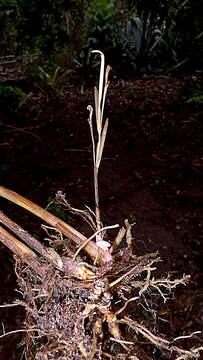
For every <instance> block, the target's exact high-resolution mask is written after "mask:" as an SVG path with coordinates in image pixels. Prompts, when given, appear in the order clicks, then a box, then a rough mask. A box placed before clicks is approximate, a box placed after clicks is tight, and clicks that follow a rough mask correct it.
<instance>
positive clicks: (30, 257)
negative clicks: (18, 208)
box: [0, 226, 46, 277]
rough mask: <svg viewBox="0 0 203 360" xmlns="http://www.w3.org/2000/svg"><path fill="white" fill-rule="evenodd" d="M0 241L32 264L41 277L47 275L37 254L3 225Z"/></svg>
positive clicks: (0, 229) (0, 230) (0, 228)
mask: <svg viewBox="0 0 203 360" xmlns="http://www.w3.org/2000/svg"><path fill="white" fill-rule="evenodd" d="M0 241H1V242H2V243H3V244H4V245H6V246H7V247H8V248H9V249H10V250H11V251H12V252H13V253H14V254H15V255H17V256H18V257H19V258H20V259H21V260H23V261H24V262H26V263H27V264H28V265H30V266H31V267H32V268H33V269H34V270H35V271H36V272H37V273H38V274H39V275H40V276H41V277H44V276H45V274H46V269H45V268H44V267H43V266H42V265H41V264H40V263H39V262H38V257H37V255H36V254H35V253H34V252H33V251H32V250H30V249H29V248H28V247H27V246H26V245H24V244H23V243H22V242H21V241H19V240H17V239H16V238H15V237H14V236H13V235H11V234H10V233H9V232H8V231H6V230H5V229H4V228H2V227H1V226H0Z"/></svg>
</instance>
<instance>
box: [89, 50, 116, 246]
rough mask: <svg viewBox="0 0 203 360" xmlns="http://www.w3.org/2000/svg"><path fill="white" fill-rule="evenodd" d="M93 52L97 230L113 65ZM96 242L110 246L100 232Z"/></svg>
mask: <svg viewBox="0 0 203 360" xmlns="http://www.w3.org/2000/svg"><path fill="white" fill-rule="evenodd" d="M92 53H95V54H99V55H100V57H101V65H100V75H99V89H98V88H97V87H95V88H94V101H95V116H96V130H97V135H96V136H95V134H94V129H93V121H92V116H93V108H92V106H91V105H88V107H87V109H88V110H89V119H88V122H89V126H90V132H91V138H92V152H93V163H94V194H95V215H96V224H97V230H99V229H101V227H102V224H101V220H100V206H99V187H98V173H99V166H100V163H101V159H102V154H103V150H104V144H105V140H106V134H107V129H108V118H107V119H106V121H105V123H103V114H104V105H105V99H106V93H107V89H108V86H109V81H108V76H109V71H110V70H111V67H110V66H109V65H108V66H107V67H106V70H105V58H104V54H103V53H102V52H101V51H99V50H93V51H92ZM96 243H97V245H98V246H99V248H101V249H104V250H107V249H108V248H109V247H110V244H109V243H108V242H107V241H104V240H103V239H102V235H101V234H98V235H97V236H96Z"/></svg>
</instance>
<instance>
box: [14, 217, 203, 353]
mask: <svg viewBox="0 0 203 360" xmlns="http://www.w3.org/2000/svg"><path fill="white" fill-rule="evenodd" d="M124 236H125V237H126V245H125V246H124V247H123V248H122V249H120V244H121V241H122V243H123V237H124ZM53 244H55V247H56V248H57V249H58V251H59V249H60V252H61V253H63V254H64V248H66V247H67V244H66V243H65V240H64V242H63V238H62V237H61V236H58V238H57V236H56V235H55V242H54V243H53ZM110 253H111V254H112V261H110V262H108V263H106V264H105V265H103V266H99V265H91V266H90V265H89V264H87V263H85V262H83V264H84V266H86V267H87V268H89V269H91V272H92V273H94V276H91V277H89V278H87V279H78V278H76V277H74V276H72V274H71V273H70V274H69V273H68V272H67V273H65V274H64V273H62V272H61V271H60V270H57V269H55V268H54V267H53V266H52V265H50V264H47V262H46V261H45V260H43V261H41V267H45V268H46V271H45V276H39V275H36V272H35V270H33V268H32V267H30V266H29V265H25V263H23V262H22V261H20V260H19V259H16V274H17V278H18V282H19V286H20V291H21V293H22V296H23V301H21V302H19V305H23V306H25V309H26V314H27V315H26V321H25V336H24V344H25V350H24V352H25V358H26V359H27V360H33V359H36V360H52V359H53V360H56V359H57V360H65V359H70V360H71V359H72V360H83V359H86V360H91V359H94V360H98V359H126V360H127V359H131V360H135V359H144V356H143V349H141V346H139V338H142V340H143V338H144V339H145V342H146V341H147V342H148V343H151V344H153V345H154V346H156V347H158V348H159V349H162V350H163V351H165V352H168V353H169V354H172V353H173V354H174V357H173V358H175V359H176V360H181V359H197V358H199V357H200V350H202V348H201V347H199V348H193V349H190V350H184V349H182V348H180V347H178V346H176V345H175V340H176V339H173V341H169V340H166V339H165V338H163V337H159V336H158V335H155V334H153V333H152V332H151V331H150V330H149V329H148V328H147V326H146V325H145V323H144V322H143V321H141V322H140V321H139V320H138V317H137V312H139V308H140V306H142V304H143V303H144V304H145V307H146V306H147V305H149V303H150V302H149V297H150V296H151V295H153V296H155V295H156V296H158V295H159V296H161V297H162V298H163V301H164V302H165V301H166V300H167V298H168V296H169V294H170V293H171V291H172V289H173V288H175V287H176V286H177V285H179V284H185V283H186V282H187V281H188V280H189V276H183V277H182V278H181V279H175V280H174V279H172V278H171V277H170V276H169V275H168V276H167V277H165V278H160V279H155V278H153V277H152V276H151V273H152V271H153V270H154V269H155V267H154V264H155V263H157V262H158V261H160V258H159V256H158V254H157V253H152V254H146V255H145V256H140V257H138V256H136V255H134V254H133V250H132V237H131V226H130V224H129V223H128V222H127V221H126V222H125V227H123V228H122V229H120V231H119V234H118V236H117V237H116V239H115V241H114V243H113V245H112V246H111V248H110ZM79 256H80V254H79ZM79 260H80V264H81V261H82V258H80V259H79ZM74 261H76V260H74ZM146 304H147V305H146ZM132 305H133V309H134V310H133V312H132V310H131V311H130V310H129V308H132ZM148 310H149V311H150V309H148ZM129 334H130V335H129ZM191 335H192V334H191ZM129 338H130V341H129ZM142 347H143V345H142Z"/></svg>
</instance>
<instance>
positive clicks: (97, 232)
mask: <svg viewBox="0 0 203 360" xmlns="http://www.w3.org/2000/svg"><path fill="white" fill-rule="evenodd" d="M118 226H119V225H118V224H115V225H110V226H104V227H103V228H101V229H99V230H97V231H96V232H95V233H94V234H93V235H91V236H90V237H89V238H88V239H87V240H86V241H85V242H84V243H83V244H82V245H81V246H80V247H79V248H78V250H77V251H76V253H75V254H74V257H73V260H75V259H76V257H77V256H78V254H79V252H80V251H81V250H82V249H83V248H84V247H85V246H86V245H87V243H88V242H89V241H91V240H92V239H94V237H95V236H97V235H98V234H99V233H100V232H102V231H105V230H108V229H114V228H117V227H118ZM102 241H103V240H102ZM103 242H105V243H107V241H103ZM107 244H109V243H107Z"/></svg>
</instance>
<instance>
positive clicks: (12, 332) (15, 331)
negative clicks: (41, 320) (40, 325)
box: [0, 329, 41, 339]
mask: <svg viewBox="0 0 203 360" xmlns="http://www.w3.org/2000/svg"><path fill="white" fill-rule="evenodd" d="M30 331H31V332H32V331H38V332H41V331H40V329H19V330H12V331H9V332H7V333H4V334H3V335H0V339H2V338H3V337H5V336H8V335H12V334H16V333H19V332H30Z"/></svg>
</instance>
